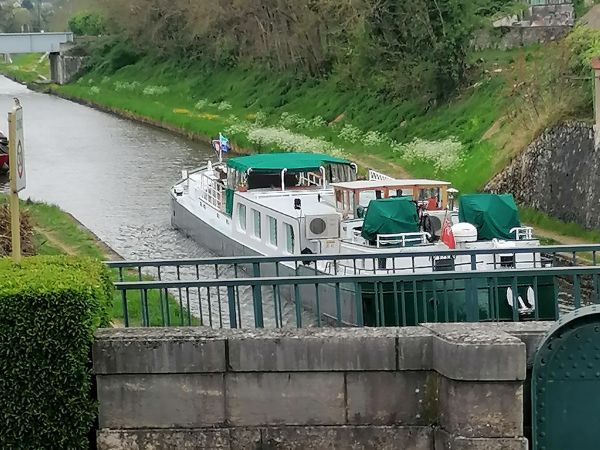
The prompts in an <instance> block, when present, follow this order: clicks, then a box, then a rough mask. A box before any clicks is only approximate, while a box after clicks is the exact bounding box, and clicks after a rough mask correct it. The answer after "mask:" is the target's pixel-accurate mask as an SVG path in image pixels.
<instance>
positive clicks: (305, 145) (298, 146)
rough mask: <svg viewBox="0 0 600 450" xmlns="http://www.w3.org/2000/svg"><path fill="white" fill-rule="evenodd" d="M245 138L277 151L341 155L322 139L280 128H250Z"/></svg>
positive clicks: (340, 152) (341, 152) (339, 150)
mask: <svg viewBox="0 0 600 450" xmlns="http://www.w3.org/2000/svg"><path fill="white" fill-rule="evenodd" d="M247 137H248V140H249V141H250V142H252V143H253V144H256V145H260V146H266V147H272V148H277V149H279V150H286V151H297V152H323V153H329V154H336V155H343V151H342V150H341V149H338V148H336V147H335V146H334V145H333V144H332V143H331V142H328V141H326V140H325V139H324V138H311V137H308V136H304V135H303V134H299V133H294V132H293V131H290V130H288V129H285V128H281V127H257V128H251V129H250V130H249V131H248V133H247Z"/></svg>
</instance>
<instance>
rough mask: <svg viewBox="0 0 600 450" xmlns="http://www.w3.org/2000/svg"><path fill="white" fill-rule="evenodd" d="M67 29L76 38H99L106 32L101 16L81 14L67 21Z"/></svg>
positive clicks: (88, 13)
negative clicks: (76, 36)
mask: <svg viewBox="0 0 600 450" xmlns="http://www.w3.org/2000/svg"><path fill="white" fill-rule="evenodd" d="M69 29H70V30H71V31H72V32H73V33H75V34H76V35H78V36H99V35H101V34H104V32H105V31H106V24H105V20H104V16H102V15H101V14H99V13H97V12H82V13H79V14H77V15H75V16H73V17H72V18H71V19H70V20H69Z"/></svg>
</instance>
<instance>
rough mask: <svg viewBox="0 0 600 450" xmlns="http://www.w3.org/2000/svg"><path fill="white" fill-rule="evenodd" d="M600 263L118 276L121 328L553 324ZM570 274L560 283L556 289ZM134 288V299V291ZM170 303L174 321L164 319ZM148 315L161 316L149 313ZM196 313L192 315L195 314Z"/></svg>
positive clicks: (594, 277) (589, 297) (595, 298)
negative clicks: (176, 310) (134, 307)
mask: <svg viewBox="0 0 600 450" xmlns="http://www.w3.org/2000/svg"><path fill="white" fill-rule="evenodd" d="M599 277H600V267H598V266H596V267H566V268H565V267H558V268H545V269H512V270H511V269H509V270H495V271H473V272H433V273H417V274H406V275H354V276H330V275H322V276H297V277H258V278H257V277H250V278H221V279H197V280H185V281H183V280H181V281H177V280H173V281H123V282H120V281H119V282H116V283H115V287H116V289H117V290H118V291H120V292H121V295H122V308H123V311H124V315H125V322H124V325H125V326H129V325H130V324H131V321H132V319H133V318H132V317H131V304H130V302H138V303H139V304H140V307H139V309H138V311H139V314H141V317H138V318H137V319H139V324H140V325H142V326H173V325H175V326H189V325H200V326H211V327H218V328H224V327H231V328H240V327H252V328H254V327H256V328H262V327H278V328H279V327H285V326H295V327H302V326H323V325H325V324H328V325H334V326H365V325H366V326H410V325H416V324H418V323H424V322H478V321H496V322H497V321H526V320H557V319H558V318H559V316H560V313H561V311H566V310H573V309H577V308H579V307H581V306H584V305H587V304H590V303H600V291H599V289H598V280H599ZM564 280H568V285H567V287H565V286H561V284H562V282H563V281H564ZM132 294H133V296H132ZM169 302H171V303H175V304H176V306H177V305H178V306H179V307H180V308H181V314H179V316H178V320H173V319H172V318H171V317H170V315H169V314H170V313H169V311H172V308H173V305H169ZM151 311H155V312H158V313H157V314H156V317H154V319H151V318H150V313H151ZM193 318H196V319H195V320H193Z"/></svg>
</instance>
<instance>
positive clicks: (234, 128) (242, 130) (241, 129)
mask: <svg viewBox="0 0 600 450" xmlns="http://www.w3.org/2000/svg"><path fill="white" fill-rule="evenodd" d="M250 128H251V125H250V124H249V123H248V122H235V123H232V124H231V125H229V126H228V127H227V128H225V130H224V132H225V134H230V135H242V134H243V135H246V134H248V131H250Z"/></svg>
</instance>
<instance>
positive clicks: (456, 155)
mask: <svg viewBox="0 0 600 450" xmlns="http://www.w3.org/2000/svg"><path fill="white" fill-rule="evenodd" d="M462 150H463V145H462V143H461V142H460V141H458V140H457V139H456V138H455V137H450V138H448V139H443V140H440V141H428V140H425V139H419V138H415V139H413V141H412V142H409V143H407V144H395V145H394V151H395V152H397V153H400V154H401V155H402V157H403V158H404V159H405V160H407V161H409V162H412V163H415V162H421V161H422V162H428V163H432V164H433V165H434V167H435V169H436V171H440V170H449V169H453V168H455V167H456V166H457V165H458V164H459V163H460V157H461V153H462Z"/></svg>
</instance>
